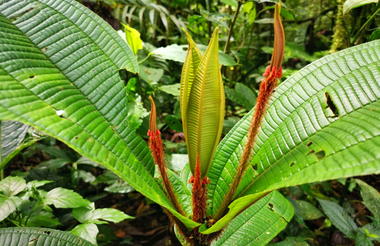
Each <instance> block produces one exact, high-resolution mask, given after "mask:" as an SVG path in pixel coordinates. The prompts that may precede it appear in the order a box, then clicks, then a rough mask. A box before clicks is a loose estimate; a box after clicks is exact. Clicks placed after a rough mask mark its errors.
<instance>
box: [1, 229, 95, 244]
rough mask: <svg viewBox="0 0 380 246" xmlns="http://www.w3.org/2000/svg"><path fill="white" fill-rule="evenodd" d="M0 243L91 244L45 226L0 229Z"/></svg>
mask: <svg viewBox="0 0 380 246" xmlns="http://www.w3.org/2000/svg"><path fill="white" fill-rule="evenodd" d="M0 245H4V246H5V245H6V246H31V245H54V246H92V245H93V244H91V243H89V242H88V241H86V240H83V239H81V238H79V237H77V236H74V235H73V234H71V233H69V232H65V231H57V230H52V229H46V228H33V227H17V228H16V227H14V228H1V229H0Z"/></svg>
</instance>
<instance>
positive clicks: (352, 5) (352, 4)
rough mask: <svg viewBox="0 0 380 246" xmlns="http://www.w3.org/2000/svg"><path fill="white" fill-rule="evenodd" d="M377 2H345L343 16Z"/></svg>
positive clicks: (359, 0)
mask: <svg viewBox="0 0 380 246" xmlns="http://www.w3.org/2000/svg"><path fill="white" fill-rule="evenodd" d="M378 1H379V0H347V1H345V2H344V4H343V14H346V13H347V12H349V11H350V10H351V9H354V8H358V7H360V6H363V5H367V4H370V3H377V2H378Z"/></svg>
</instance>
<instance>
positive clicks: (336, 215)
mask: <svg viewBox="0 0 380 246" xmlns="http://www.w3.org/2000/svg"><path fill="white" fill-rule="evenodd" d="M318 201H319V203H320V204H321V207H322V209H323V212H324V213H325V214H326V216H327V217H328V218H329V219H330V221H331V223H332V224H333V225H334V226H335V227H336V228H338V229H339V231H341V232H343V233H344V235H346V236H347V237H349V238H355V234H356V231H357V230H358V226H357V225H356V224H355V222H354V220H353V219H352V218H351V217H350V215H349V214H348V213H347V212H346V211H345V210H344V209H343V208H342V207H341V206H339V204H337V203H336V202H332V201H327V200H318Z"/></svg>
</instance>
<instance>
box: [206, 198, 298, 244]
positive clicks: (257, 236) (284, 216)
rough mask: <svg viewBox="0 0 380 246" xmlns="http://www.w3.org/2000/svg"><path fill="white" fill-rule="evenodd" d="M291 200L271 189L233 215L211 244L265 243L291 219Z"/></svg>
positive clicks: (292, 212) (292, 211)
mask: <svg viewBox="0 0 380 246" xmlns="http://www.w3.org/2000/svg"><path fill="white" fill-rule="evenodd" d="M293 214H294V210H293V206H292V204H291V203H290V202H289V201H288V200H287V199H286V198H285V197H283V196H282V195H281V194H280V193H279V192H277V191H274V192H272V193H270V194H268V195H267V196H265V197H264V198H262V199H260V200H259V201H258V202H256V203H255V204H253V205H251V206H250V207H249V208H247V209H246V210H244V211H243V212H242V213H241V214H239V215H238V216H236V217H235V218H234V219H233V220H232V221H231V222H230V223H229V224H228V226H227V227H226V228H225V229H224V230H223V232H222V234H221V235H220V237H219V238H218V239H217V240H216V241H214V242H213V244H212V245H214V246H217V245H234V246H240V245H241V246H245V245H251V246H256V245H257V246H260V245H266V244H267V243H268V242H269V241H270V240H272V238H274V237H275V236H276V235H277V234H278V233H279V232H280V231H282V230H283V229H284V228H285V227H286V225H287V224H288V222H289V221H290V219H291V218H292V217H293Z"/></svg>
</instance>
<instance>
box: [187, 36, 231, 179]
mask: <svg viewBox="0 0 380 246" xmlns="http://www.w3.org/2000/svg"><path fill="white" fill-rule="evenodd" d="M218 47H219V45H218V29H215V31H214V33H213V35H212V37H211V40H210V43H209V45H208V48H207V50H206V51H205V53H204V55H203V57H202V59H201V61H200V63H199V67H198V69H197V72H196V74H195V79H194V82H193V84H192V86H191V91H190V95H189V99H188V105H187V111H185V112H186V118H185V121H186V125H184V127H187V132H185V134H186V135H185V136H186V137H187V147H188V154H189V160H190V168H191V170H192V172H193V173H194V168H195V164H196V162H197V158H199V161H200V169H201V175H202V177H203V176H205V175H206V173H207V170H208V167H209V165H210V162H211V160H212V157H213V154H214V152H215V149H216V146H217V144H218V143H219V139H220V135H221V133H222V128H223V118H224V103H225V102H224V90H223V83H222V77H221V73H220V65H219V61H218ZM185 91H186V90H185ZM181 103H182V102H181ZM184 110H186V108H185V109H184Z"/></svg>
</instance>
